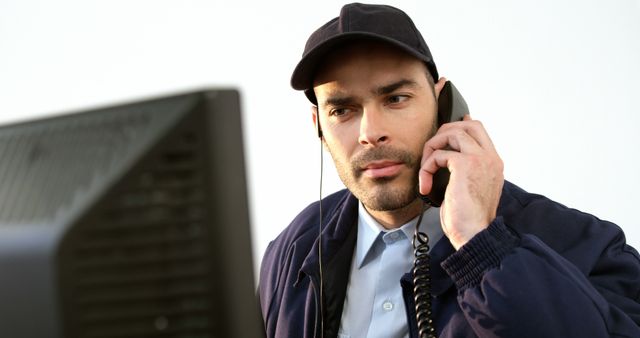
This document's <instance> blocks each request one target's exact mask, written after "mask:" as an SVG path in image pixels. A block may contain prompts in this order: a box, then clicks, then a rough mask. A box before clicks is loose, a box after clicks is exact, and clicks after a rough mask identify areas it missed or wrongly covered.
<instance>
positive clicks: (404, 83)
mask: <svg viewBox="0 0 640 338" xmlns="http://www.w3.org/2000/svg"><path fill="white" fill-rule="evenodd" d="M417 86H418V83H417V82H415V81H413V80H409V79H401V80H399V81H396V82H394V83H391V84H388V85H385V86H382V87H378V88H376V89H374V91H373V92H374V93H375V94H376V95H387V94H391V93H393V92H394V91H396V90H398V89H400V88H402V87H417Z"/></svg>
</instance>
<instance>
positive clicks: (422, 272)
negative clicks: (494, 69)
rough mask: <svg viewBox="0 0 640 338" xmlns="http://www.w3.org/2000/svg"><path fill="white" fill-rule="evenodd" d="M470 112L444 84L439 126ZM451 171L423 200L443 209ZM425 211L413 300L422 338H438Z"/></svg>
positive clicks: (442, 173)
mask: <svg viewBox="0 0 640 338" xmlns="http://www.w3.org/2000/svg"><path fill="white" fill-rule="evenodd" d="M468 113H469V109H468V107H467V103H466V102H465V101H464V99H463V98H462V95H460V93H459V92H458V90H457V89H456V87H455V86H454V85H453V83H451V82H450V81H447V82H446V83H445V84H444V87H443V88H442V90H441V91H440V96H439V97H438V127H440V126H442V125H443V124H445V123H447V122H453V121H460V120H462V118H463V117H464V115H465V114H468ZM449 176H450V173H449V169H447V168H440V169H438V171H436V173H435V175H433V185H432V187H431V191H430V192H429V194H427V195H420V197H421V198H422V200H423V201H424V202H425V203H426V204H428V205H429V206H433V207H440V205H441V204H442V201H443V200H444V193H445V191H446V190H447V184H449ZM422 216H424V212H422V213H420V216H419V217H418V221H417V223H416V229H415V233H414V235H413V254H414V261H413V297H414V301H415V309H416V322H417V325H418V336H419V337H420V338H435V337H436V329H435V325H434V322H433V318H432V314H433V311H432V309H431V298H432V296H431V263H430V261H431V255H430V253H429V236H428V235H427V234H426V233H424V232H422V231H420V223H422Z"/></svg>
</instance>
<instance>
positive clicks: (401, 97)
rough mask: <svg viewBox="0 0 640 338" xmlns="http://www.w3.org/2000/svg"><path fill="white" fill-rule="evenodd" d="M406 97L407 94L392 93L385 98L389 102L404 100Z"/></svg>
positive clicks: (407, 97)
mask: <svg viewBox="0 0 640 338" xmlns="http://www.w3.org/2000/svg"><path fill="white" fill-rule="evenodd" d="M408 99H409V96H407V95H393V96H390V97H389V98H388V99H387V102H389V103H400V102H404V101H406V100H408Z"/></svg>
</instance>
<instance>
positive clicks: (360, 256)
mask: <svg viewBox="0 0 640 338" xmlns="http://www.w3.org/2000/svg"><path fill="white" fill-rule="evenodd" d="M430 209H433V208H430ZM428 212H429V210H426V211H425V216H426V215H427V213H428ZM436 214H437V213H436ZM417 218H418V216H416V217H415V218H413V219H411V220H410V221H409V222H407V223H405V224H403V225H402V226H401V227H400V229H393V230H388V229H385V228H384V227H383V226H382V225H381V224H380V223H378V221H376V220H375V219H374V218H373V217H372V216H371V215H370V214H369V212H368V211H367V209H365V207H364V206H363V205H362V203H358V239H357V244H356V257H355V258H356V264H357V266H358V269H360V268H361V267H362V266H363V265H364V264H365V263H366V261H368V260H366V259H367V258H368V257H369V256H371V255H373V254H374V251H375V250H373V248H374V246H375V245H374V244H376V243H377V242H378V241H380V240H381V238H382V236H383V235H384V233H386V232H392V231H402V232H403V233H404V235H405V236H406V238H407V239H409V240H410V241H411V240H412V239H413V233H414V232H415V229H416V220H417ZM429 218H431V217H429ZM426 219H427V217H424V218H423V221H422V223H423V224H422V226H423V227H424V226H426V225H425V224H426V222H425V220H426ZM438 224H439V218H438ZM421 229H422V228H421Z"/></svg>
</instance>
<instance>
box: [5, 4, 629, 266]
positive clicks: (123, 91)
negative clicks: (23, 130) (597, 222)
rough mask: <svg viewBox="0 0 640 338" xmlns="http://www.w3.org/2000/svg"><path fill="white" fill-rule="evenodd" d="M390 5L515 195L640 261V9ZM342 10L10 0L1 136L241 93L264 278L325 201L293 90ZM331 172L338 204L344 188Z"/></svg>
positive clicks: (306, 119) (305, 114)
mask: <svg viewBox="0 0 640 338" xmlns="http://www.w3.org/2000/svg"><path fill="white" fill-rule="evenodd" d="M389 3H390V4H393V5H395V6H397V7H400V8H402V9H403V10H405V11H406V12H407V13H408V14H409V15H410V16H412V18H413V19H414V21H415V23H416V26H417V27H418V28H419V29H420V30H421V31H422V33H423V35H424V37H425V39H426V41H427V43H428V44H429V46H430V48H431V51H432V53H433V55H434V58H435V60H436V64H437V65H438V69H439V71H440V74H441V75H442V76H446V77H447V78H449V79H450V80H452V81H454V82H455V84H456V86H457V87H458V89H459V90H460V91H461V92H462V94H463V95H464V96H465V98H466V100H467V103H468V104H469V106H470V109H471V112H472V116H473V117H474V118H476V119H479V120H482V121H483V122H484V124H485V127H486V128H487V129H488V131H489V133H490V135H491V136H492V138H493V140H494V143H495V144H496V146H497V148H498V151H499V152H500V154H501V156H502V158H503V160H504V162H505V166H506V168H505V176H506V178H507V179H508V180H510V181H512V182H514V183H516V184H518V185H520V186H521V187H523V188H525V189H527V190H529V191H531V192H537V193H542V194H545V195H547V196H549V197H551V198H553V199H555V200H557V201H560V202H562V203H563V204H565V205H568V206H571V207H575V208H578V209H581V210H584V211H587V212H589V213H593V214H595V215H598V216H599V217H600V218H602V219H606V220H611V221H613V222H615V223H617V224H619V225H620V226H621V227H622V228H623V229H624V230H625V232H626V234H627V238H628V242H629V243H630V244H632V245H634V246H635V247H640V229H639V228H638V226H637V225H638V221H637V212H636V211H637V210H638V209H639V208H640V197H639V194H640V192H639V191H640V179H639V174H640V162H639V160H638V155H640V152H639V151H638V146H640V135H639V133H638V132H637V131H638V129H639V127H640V117H639V115H640V103H638V98H639V94H640V0H609V1H605V0H600V1H597V0H579V1H577V0H576V1H569V0H563V1H557V0H542V1H540V0H537V1H507V0H504V1H497V0H496V1H477V0H475V1H474V0H467V1H424V0H423V1H391V2H389ZM342 4H343V3H342V2H338V1H313V2H304V1H295V2H294V1H292V2H273V1H272V2H266V1H256V2H248V1H225V2H221V1H185V0H181V1H177V0H176V1H163V0H127V1H113V0H112V1H87V0H80V1H71V0H57V1H36V0H0V122H2V123H8V122H12V121H19V120H26V119H32V118H37V117H42V116H45V115H51V114H61V113H66V112H70V111H78V110H83V109H87V108H92V107H98V106H104V105H110V104H114V103H118V102H125V101H131V100H134V99H139V98H147V97H152V96H157V95H159V94H169V93H174V92H180V91H185V90H189V89H195V88H202V87H221V86H222V87H226V86H232V87H236V88H239V89H240V90H241V91H242V95H243V108H244V116H243V118H244V127H245V135H244V137H245V141H246V150H247V151H246V159H247V163H248V168H249V169H248V173H247V174H248V179H249V184H250V185H249V187H250V191H249V192H250V205H251V217H252V223H253V224H252V227H253V247H254V257H255V263H256V265H257V264H259V261H260V258H261V256H262V253H263V251H264V249H265V248H266V245H267V243H268V242H269V241H270V240H271V239H273V238H274V237H275V236H276V235H277V234H278V233H279V232H280V231H281V230H282V229H283V228H284V227H285V226H286V225H287V224H288V223H289V222H290V221H291V219H292V218H293V217H294V216H295V215H296V214H297V213H298V212H299V211H300V210H301V209H302V208H303V207H305V206H306V205H307V204H308V203H310V202H312V201H314V200H315V199H317V197H318V175H319V158H318V153H319V145H318V140H317V138H316V137H315V135H314V130H313V127H312V123H311V117H310V110H309V103H308V102H307V101H306V99H305V98H304V95H303V94H302V93H299V92H295V91H293V90H292V89H290V87H289V77H290V74H291V71H292V70H293V67H294V66H295V64H296V63H297V61H298V59H299V57H300V55H301V53H302V48H303V46H304V43H305V41H306V38H307V37H308V35H309V34H310V33H311V32H312V31H313V30H315V29H316V28H317V27H319V26H320V25H321V24H323V23H325V22H326V21H328V20H329V19H330V18H333V17H335V16H337V15H338V13H339V10H340V7H341V6H342ZM325 158H326V159H327V161H326V163H325V169H326V171H325V173H326V174H325V175H326V176H325V195H326V194H328V193H329V192H332V191H335V190H337V189H340V188H341V187H342V185H341V183H340V181H339V180H338V179H337V176H336V175H335V172H334V171H333V165H332V163H331V161H330V160H329V156H326V157H325ZM0 160H1V159H0Z"/></svg>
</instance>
